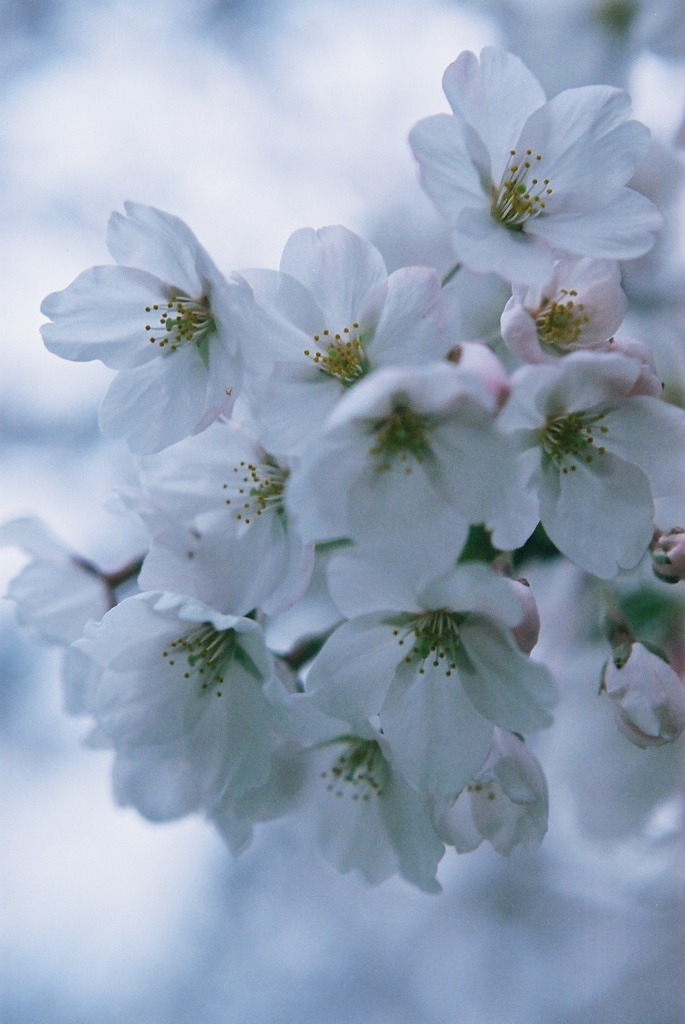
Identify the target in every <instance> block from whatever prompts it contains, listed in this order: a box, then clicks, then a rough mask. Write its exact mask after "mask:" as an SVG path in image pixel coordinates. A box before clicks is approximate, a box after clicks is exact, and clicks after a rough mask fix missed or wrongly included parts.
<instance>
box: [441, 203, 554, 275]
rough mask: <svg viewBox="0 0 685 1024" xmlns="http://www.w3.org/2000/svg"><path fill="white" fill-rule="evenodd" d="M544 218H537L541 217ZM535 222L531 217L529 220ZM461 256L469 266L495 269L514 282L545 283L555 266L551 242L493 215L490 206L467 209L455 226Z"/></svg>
mask: <svg viewBox="0 0 685 1024" xmlns="http://www.w3.org/2000/svg"><path fill="white" fill-rule="evenodd" d="M540 219H541V218H539V217H538V218H536V220H540ZM528 223H534V221H530V222H527V223H526V228H527V227H528ZM452 244H453V247H454V251H455V253H456V254H457V256H458V258H459V259H460V260H461V261H462V262H463V263H465V264H466V265H467V266H468V267H469V269H470V270H474V271H477V272H479V273H493V274H497V275H498V276H499V277H502V278H504V280H505V281H511V282H513V283H514V284H540V285H542V284H544V283H545V282H546V281H549V279H550V276H551V274H552V270H553V267H554V260H553V258H552V249H551V246H550V245H548V244H547V242H545V241H544V240H543V239H542V238H536V237H534V236H533V235H532V234H530V233H528V232H527V230H525V231H514V230H511V229H510V228H507V227H505V226H504V225H503V224H500V223H499V222H498V221H496V220H495V219H494V218H493V217H492V216H491V215H490V208H489V205H488V206H483V207H482V208H481V209H464V210H463V211H462V212H461V213H460V215H459V216H458V218H457V220H456V222H455V224H454V228H453V230H452Z"/></svg>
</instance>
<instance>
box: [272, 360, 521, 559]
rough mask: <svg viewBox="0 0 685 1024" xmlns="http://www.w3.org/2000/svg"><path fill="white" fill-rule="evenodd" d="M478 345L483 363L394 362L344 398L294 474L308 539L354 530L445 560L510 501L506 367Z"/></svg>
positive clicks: (293, 494) (297, 514)
mask: <svg viewBox="0 0 685 1024" xmlns="http://www.w3.org/2000/svg"><path fill="white" fill-rule="evenodd" d="M474 347H475V348H477V349H478V351H479V352H480V353H482V354H483V355H484V356H485V355H487V356H488V360H487V363H486V365H487V369H486V370H485V371H483V372H481V371H482V370H483V368H482V367H478V368H477V369H476V372H473V373H472V372H470V370H469V367H468V365H467V364H468V360H465V363H464V366H462V365H461V364H459V365H454V364H452V363H449V362H442V363H429V364H427V365H426V366H422V367H415V368H398V369H395V368H387V369H383V370H377V371H375V372H374V373H373V374H371V375H369V376H368V377H367V378H366V379H365V380H364V381H362V382H360V383H359V384H358V385H357V386H356V387H355V388H354V389H352V390H351V391H350V392H349V393H348V394H347V395H345V397H344V398H343V399H341V400H340V402H339V403H338V405H337V406H336V408H335V410H334V412H333V413H332V414H331V416H330V417H329V419H328V421H327V423H326V425H325V428H324V430H323V431H322V432H321V435H320V438H319V440H318V443H317V444H316V445H311V446H310V448H309V449H308V450H307V451H306V452H304V453H303V454H302V456H301V460H300V462H299V464H298V465H297V466H295V467H294V468H293V473H292V476H291V479H290V481H289V487H288V490H287V493H286V503H287V507H288V508H289V509H290V510H291V512H292V515H293V517H294V518H295V520H296V523H297V525H298V528H299V530H300V532H301V533H302V536H303V537H304V538H305V540H315V541H323V540H333V539H337V538H340V537H348V538H351V539H353V540H355V541H357V542H358V543H363V544H369V545H371V544H375V545H378V546H380V547H382V548H384V549H386V550H389V551H390V550H393V551H394V553H395V557H400V555H399V552H402V555H401V557H403V558H406V559H408V560H409V561H411V563H412V564H413V565H415V566H416V568H417V570H418V571H423V570H424V568H425V567H426V566H429V567H433V568H434V569H435V570H436V571H437V570H439V569H440V568H442V569H443V570H444V569H447V568H449V566H450V565H452V564H453V563H454V560H455V558H456V557H457V555H458V554H459V551H460V550H461V547H462V545H463V543H464V541H465V539H466V535H467V531H468V524H469V523H479V522H483V521H485V522H487V521H488V519H489V517H490V515H491V514H494V510H495V509H496V508H499V506H500V505H501V504H502V503H505V504H506V501H507V494H508V488H509V483H510V478H511V472H512V468H511V467H512V455H513V453H512V450H511V449H510V446H509V442H508V439H507V438H506V437H504V436H503V435H502V434H501V433H500V432H498V430H497V429H496V426H495V423H494V418H495V415H496V413H497V411H498V408H499V404H500V398H501V394H502V378H504V377H505V375H504V372H503V370H502V368H501V365H500V364H499V363H498V361H497V360H496V359H495V357H494V356H492V355H491V354H490V353H488V352H487V349H485V348H483V347H482V346H474ZM466 348H467V346H463V349H466ZM490 361H492V364H493V367H494V369H493V367H491V366H490ZM491 371H492V372H491ZM484 466H486V467H487V472H483V467H484ZM436 560H437V561H436Z"/></svg>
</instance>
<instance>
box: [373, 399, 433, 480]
mask: <svg viewBox="0 0 685 1024" xmlns="http://www.w3.org/2000/svg"><path fill="white" fill-rule="evenodd" d="M434 429H435V424H434V422H433V421H432V419H431V417H430V416H426V415H424V414H422V413H417V412H414V410H413V409H410V408H409V406H408V405H405V404H404V403H403V402H401V401H400V402H398V403H397V404H396V405H395V407H394V409H393V411H392V412H391V413H390V415H389V416H386V417H384V418H383V419H380V420H377V421H376V422H375V423H374V425H373V431H374V433H375V435H376V442H375V444H374V445H373V447H371V448H370V449H369V455H373V456H374V457H375V458H376V461H377V469H378V470H379V472H381V471H387V470H389V469H390V468H391V466H392V463H393V461H394V460H395V459H398V460H399V461H400V462H401V463H404V464H405V465H404V471H405V473H411V471H412V461H416V462H423V461H424V460H425V459H426V458H428V457H429V456H430V455H431V448H430V444H429V438H430V434H431V432H432V431H433V430H434Z"/></svg>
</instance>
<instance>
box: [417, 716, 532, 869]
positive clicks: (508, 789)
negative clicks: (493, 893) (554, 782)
mask: <svg viewBox="0 0 685 1024" xmlns="http://www.w3.org/2000/svg"><path fill="white" fill-rule="evenodd" d="M548 804H549V801H548V795H547V783H546V781H545V776H544V773H543V771H542V768H541V767H540V764H539V762H538V760H537V758H535V757H534V756H533V755H532V754H531V753H530V751H529V750H527V749H526V745H525V744H524V743H522V742H521V740H520V739H518V738H517V737H516V736H513V735H512V734H511V733H510V732H505V731H504V730H503V729H499V728H495V730H494V732H493V736H492V746H491V748H490V753H489V754H488V756H487V759H486V761H485V764H484V765H483V767H482V768H481V770H480V771H479V772H478V774H477V775H476V777H475V778H474V779H472V781H471V782H469V784H468V786H467V787H466V788H465V789H464V791H463V792H462V793H460V794H459V796H458V797H457V800H456V803H454V804H453V805H452V806H451V807H447V808H445V809H440V810H437V811H436V813H435V817H434V823H435V827H436V831H437V833H438V835H439V836H440V838H441V839H442V840H443V841H444V842H445V843H447V844H448V845H450V846H454V847H455V849H456V850H457V851H458V852H459V853H469V852H470V851H471V850H475V849H476V847H478V846H480V844H481V843H482V841H483V840H484V839H487V840H488V841H489V842H490V843H492V845H493V846H494V848H495V849H496V850H497V852H498V853H502V854H504V855H505V856H508V855H509V854H510V853H511V852H512V850H513V849H514V848H515V847H516V846H524V847H528V848H535V847H537V846H539V845H540V843H541V842H542V840H543V838H544V835H545V832H546V831H547V814H548Z"/></svg>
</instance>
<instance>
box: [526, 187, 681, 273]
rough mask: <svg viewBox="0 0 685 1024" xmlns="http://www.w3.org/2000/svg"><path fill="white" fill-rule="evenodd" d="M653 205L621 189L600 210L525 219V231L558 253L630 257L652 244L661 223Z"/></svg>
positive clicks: (643, 197)
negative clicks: (580, 214) (576, 214)
mask: <svg viewBox="0 0 685 1024" xmlns="http://www.w3.org/2000/svg"><path fill="white" fill-rule="evenodd" d="M663 222H664V220H663V217H662V216H661V214H660V213H659V211H658V210H657V208H656V206H654V204H653V203H652V202H650V200H649V199H646V198H645V196H643V195H640V194H639V192H634V191H633V190H632V189H630V188H621V189H620V190H619V192H618V194H617V195H616V196H615V197H614V198H613V199H612V200H611V201H610V202H608V203H607V204H606V205H605V206H603V207H602V208H601V209H599V210H593V211H592V212H591V213H587V214H584V215H583V216H572V215H571V214H570V213H569V214H568V216H566V217H554V216H549V217H547V216H544V215H542V216H540V217H535V218H533V219H531V220H529V221H527V222H526V226H525V230H526V233H527V234H528V235H530V236H531V237H533V238H536V239H540V240H542V239H544V240H545V241H546V242H548V243H549V245H551V246H553V247H554V249H555V250H556V251H558V252H560V253H563V252H568V253H584V254H585V255H588V256H595V257H598V258H605V259H615V260H624V259H633V258H634V257H636V256H642V254H643V253H645V252H648V250H649V249H651V248H652V246H653V245H654V232H655V231H658V230H659V228H661V227H662V225H663Z"/></svg>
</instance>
